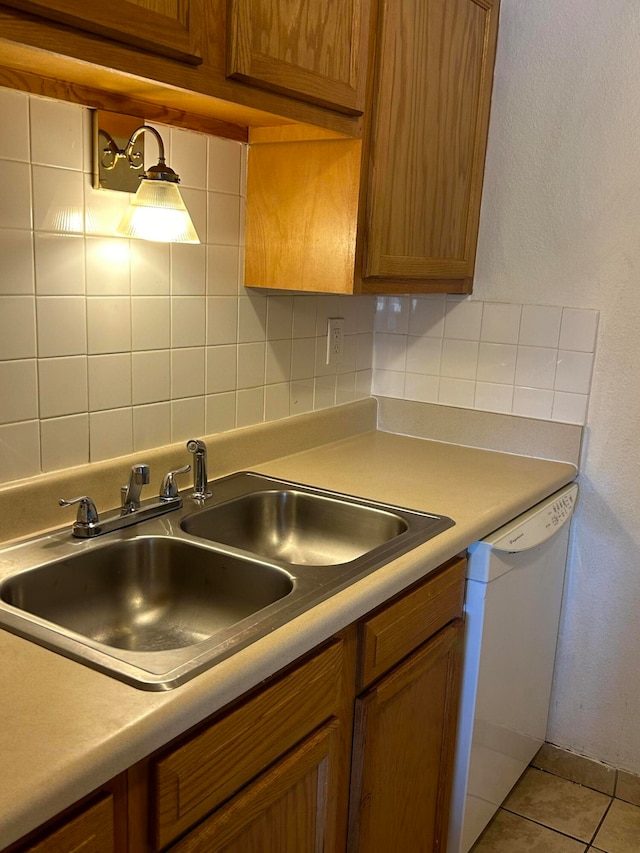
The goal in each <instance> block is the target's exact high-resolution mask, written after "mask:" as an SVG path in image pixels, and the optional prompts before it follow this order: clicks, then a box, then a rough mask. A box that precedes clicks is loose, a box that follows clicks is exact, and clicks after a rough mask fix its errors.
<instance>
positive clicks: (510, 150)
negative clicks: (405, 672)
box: [474, 0, 640, 773]
mask: <svg viewBox="0 0 640 853" xmlns="http://www.w3.org/2000/svg"><path fill="white" fill-rule="evenodd" d="M474 295H475V297H476V298H478V299H483V300H493V301H514V302H535V303H537V304H541V305H544V304H549V305H564V306H574V307H586V308H595V309H599V310H600V328H599V336H598V337H599V339H598V352H597V355H596V364H595V374H594V379H593V385H592V392H591V402H590V408H589V416H588V426H587V430H586V446H585V451H584V460H583V468H582V474H581V478H580V479H581V485H582V492H581V501H580V508H579V513H578V518H577V524H576V536H575V538H574V547H573V551H572V555H571V559H570V570H569V576H568V589H567V607H566V610H565V614H564V617H563V626H562V629H561V643H560V648H559V655H558V662H557V668H556V683H555V688H554V699H553V706H552V718H551V724H550V730H549V732H548V736H549V739H550V740H551V741H553V742H555V743H557V744H559V745H561V746H565V747H568V748H571V749H574V750H577V751H579V752H582V753H584V754H586V755H590V756H592V757H595V758H599V759H601V760H603V761H606V762H609V763H611V764H614V765H616V766H618V767H622V768H625V769H627V770H630V771H632V772H635V773H640V431H639V429H638V425H639V424H640V365H639V363H638V362H639V360H640V5H639V4H638V0H609V2H604V3H603V2H602V0H536V2H526V0H525V1H524V2H523V0H502V13H501V31H500V40H499V49H498V59H497V66H496V82H495V89H494V97H493V111H492V118H491V131H490V141H489V150H488V160H487V172H486V179H485V190H484V198H483V210H482V218H481V233H480V244H479V251H478V263H477V275H476V284H475V294H474Z"/></svg>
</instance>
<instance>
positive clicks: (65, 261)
mask: <svg viewBox="0 0 640 853" xmlns="http://www.w3.org/2000/svg"><path fill="white" fill-rule="evenodd" d="M35 274H36V277H35V282H36V293H37V294H38V295H39V296H77V295H83V294H84V293H85V238H84V237H83V236H82V235H81V234H36V235H35Z"/></svg>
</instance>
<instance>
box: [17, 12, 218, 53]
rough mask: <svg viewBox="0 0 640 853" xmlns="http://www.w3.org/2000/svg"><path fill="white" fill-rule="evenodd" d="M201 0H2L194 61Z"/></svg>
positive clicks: (61, 21) (77, 25)
mask: <svg viewBox="0 0 640 853" xmlns="http://www.w3.org/2000/svg"><path fill="white" fill-rule="evenodd" d="M202 2H203V0H109V2H102V0H52V2H50V3H42V2H40V0H8V2H7V3H6V5H7V6H13V7H14V8H16V9H22V10H23V11H25V12H33V13H34V14H36V15H41V16H42V17H44V18H47V19H49V20H51V21H59V22H60V23H62V24H69V25H70V26H72V27H77V28H78V29H81V30H86V31H88V32H90V33H96V34H97V35H100V36H105V37H107V38H110V39H113V40H115V41H120V42H124V43H125V44H131V45H134V46H135V47H141V48H144V49H145V50H150V51H152V52H153V53H159V54H161V55H164V56H170V57H173V58H175V59H180V60H182V61H183V62H188V63H190V64H194V65H197V64H199V63H200V62H201V61H202V56H201V51H200V26H201V20H202V18H201V14H200V13H201V4H202Z"/></svg>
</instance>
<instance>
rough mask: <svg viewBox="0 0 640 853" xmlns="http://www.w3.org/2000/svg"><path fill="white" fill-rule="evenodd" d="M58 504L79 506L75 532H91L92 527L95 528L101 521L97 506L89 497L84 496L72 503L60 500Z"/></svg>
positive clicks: (73, 499)
mask: <svg viewBox="0 0 640 853" xmlns="http://www.w3.org/2000/svg"><path fill="white" fill-rule="evenodd" d="M58 504H59V505H60V506H73V505H74V504H78V515H77V517H76V522H75V524H74V525H73V529H74V530H77V529H79V528H80V529H82V530H90V529H91V528H92V527H95V525H96V524H97V523H98V521H99V518H98V510H97V509H96V505H95V504H94V502H93V501H92V500H91V498H90V497H88V496H87V495H83V496H82V497H79V498H72V499H71V500H70V501H66V500H64V498H60V500H59V501H58Z"/></svg>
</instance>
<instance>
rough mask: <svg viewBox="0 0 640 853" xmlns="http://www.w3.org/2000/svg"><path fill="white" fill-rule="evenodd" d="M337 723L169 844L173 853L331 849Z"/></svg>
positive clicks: (336, 823)
mask: <svg viewBox="0 0 640 853" xmlns="http://www.w3.org/2000/svg"><path fill="white" fill-rule="evenodd" d="M340 734H341V733H340V722H339V721H338V720H336V719H333V720H330V721H329V722H328V723H326V724H325V725H324V726H322V728H320V729H318V730H317V731H316V732H315V733H314V734H312V735H310V736H309V737H308V738H307V739H306V740H305V741H303V742H302V743H301V744H299V745H298V746H296V747H295V748H294V749H292V750H291V752H289V753H288V754H287V755H286V756H285V757H284V758H282V759H281V760H280V761H278V762H277V763H276V764H274V765H273V766H272V767H271V768H269V769H268V770H267V771H266V772H265V773H263V774H262V775H261V776H259V777H258V778H257V779H256V780H255V781H254V782H252V783H251V784H250V785H248V786H247V787H246V788H244V789H243V790H242V791H240V793H238V794H237V795H236V796H235V797H233V798H232V799H231V800H230V801H229V802H228V803H226V804H225V805H224V806H222V807H221V808H219V809H218V810H217V811H215V812H214V813H213V814H212V815H211V816H210V817H208V818H206V819H205V820H204V821H203V822H202V823H201V824H200V825H199V826H198V827H196V828H195V829H194V830H192V831H191V832H190V833H189V834H188V835H187V836H185V838H183V839H182V840H181V841H179V842H178V843H177V844H175V845H173V846H172V847H171V851H172V853H223V852H224V853H256V851H260V853H322V851H324V853H336V851H338V850H340V849H344V839H342V842H341V841H340V839H339V838H338V835H339V827H340V826H342V825H343V824H344V821H343V820H341V819H339V814H338V812H339V809H341V808H344V806H345V804H344V802H341V799H343V798H341V797H339V796H338V794H339V792H340V790H341V786H340V782H339V779H338V775H339V773H340V768H341V766H342V765H343V762H341V761H340V750H341V744H343V743H344V741H343V739H342V738H341V736H340Z"/></svg>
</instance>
